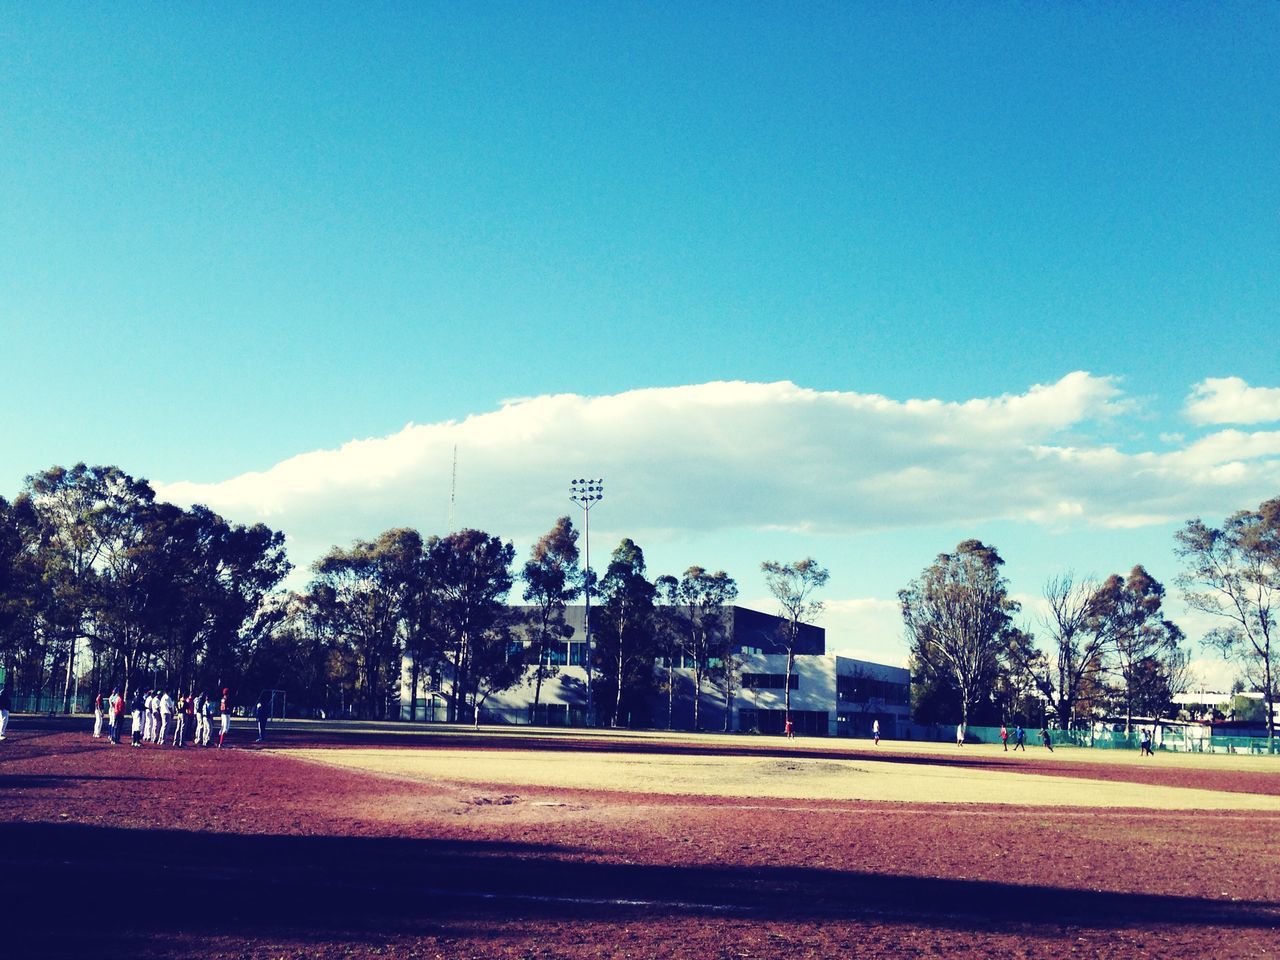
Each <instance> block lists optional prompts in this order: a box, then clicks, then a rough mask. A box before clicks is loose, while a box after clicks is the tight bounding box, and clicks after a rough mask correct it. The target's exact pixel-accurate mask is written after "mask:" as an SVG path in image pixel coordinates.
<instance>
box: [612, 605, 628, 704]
mask: <svg viewBox="0 0 1280 960" xmlns="http://www.w3.org/2000/svg"><path fill="white" fill-rule="evenodd" d="M624 629H625V628H624V627H623V625H622V623H621V618H619V624H618V677H617V681H618V682H617V689H616V690H615V691H614V694H613V722H612V726H613V727H614V728H615V729H617V727H618V717H620V716H621V715H622V674H623V672H624V668H625V666H626V662H627V658H626V655H625V651H624V649H623V646H622V634H623V631H624Z"/></svg>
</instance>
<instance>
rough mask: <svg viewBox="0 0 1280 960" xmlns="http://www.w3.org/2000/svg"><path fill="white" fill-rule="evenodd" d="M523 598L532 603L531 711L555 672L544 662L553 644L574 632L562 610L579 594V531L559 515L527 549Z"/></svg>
mask: <svg viewBox="0 0 1280 960" xmlns="http://www.w3.org/2000/svg"><path fill="white" fill-rule="evenodd" d="M521 579H523V580H524V583H525V588H524V601H525V603H528V604H531V605H532V606H533V608H534V609H533V616H532V618H531V619H530V623H529V635H530V638H531V639H530V651H529V652H530V657H529V660H530V662H532V663H533V665H534V671H533V683H534V687H533V712H534V714H535V715H536V714H537V712H538V704H539V702H540V701H541V699H542V681H543V680H544V679H550V678H551V677H553V676H555V675H556V672H557V669H558V668H557V667H556V666H555V665H553V664H550V663H548V662H547V660H548V654H549V652H550V651H551V649H552V647H553V646H559V645H560V644H563V643H564V642H565V640H566V639H568V637H569V636H571V635H572V633H573V628H572V627H571V626H569V625H568V624H567V623H565V618H564V611H565V607H567V606H568V605H569V604H570V603H572V602H573V601H574V600H576V599H577V598H578V596H579V595H580V594H581V593H582V575H581V572H580V571H579V569H578V531H577V530H575V529H574V528H573V521H572V520H570V519H569V518H568V517H561V518H560V519H559V520H557V521H556V522H555V524H554V525H553V526H552V527H551V529H550V530H549V531H548V532H547V533H545V534H543V536H542V537H541V538H540V539H539V540H538V542H537V543H535V544H534V545H533V549H532V550H531V551H530V554H529V559H528V561H527V562H526V563H525V565H524V570H523V572H522V574H521Z"/></svg>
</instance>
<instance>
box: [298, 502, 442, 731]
mask: <svg viewBox="0 0 1280 960" xmlns="http://www.w3.org/2000/svg"><path fill="white" fill-rule="evenodd" d="M421 553H422V538H421V536H420V535H419V534H418V532H417V531H416V530H409V529H404V528H400V529H394V530H388V531H386V532H385V533H383V534H382V535H381V536H379V537H378V539H377V540H372V541H370V540H357V541H356V542H355V543H354V544H352V546H351V548H350V549H349V550H344V549H342V548H341V547H334V548H332V549H331V550H330V551H329V552H328V553H327V554H325V555H324V556H323V557H321V558H320V559H319V560H318V561H316V563H315V566H314V570H315V573H316V580H317V582H318V583H319V584H322V585H323V586H325V587H327V588H328V589H329V590H330V591H331V594H330V595H329V596H330V598H331V599H330V606H329V608H328V609H329V613H330V616H332V617H333V618H334V622H335V624H336V625H337V632H338V634H339V635H340V636H342V637H343V639H344V640H346V641H347V642H348V643H349V644H350V646H351V649H352V651H353V652H354V653H355V656H356V663H357V667H358V671H359V674H358V680H357V688H356V694H357V697H358V699H359V700H360V701H362V702H363V707H364V710H365V711H366V713H367V715H369V716H372V717H374V718H376V719H382V718H384V717H385V716H386V706H387V693H388V683H387V681H388V678H387V676H385V675H384V671H385V670H386V669H387V668H388V667H389V666H392V665H398V664H399V658H400V654H401V653H402V651H403V649H404V648H403V642H402V638H403V634H402V625H403V622H404V616H405V602H406V599H407V598H408V597H409V595H410V592H411V589H412V583H411V576H412V571H413V569H414V566H415V564H416V563H417V562H418V558H419V557H420V555H421Z"/></svg>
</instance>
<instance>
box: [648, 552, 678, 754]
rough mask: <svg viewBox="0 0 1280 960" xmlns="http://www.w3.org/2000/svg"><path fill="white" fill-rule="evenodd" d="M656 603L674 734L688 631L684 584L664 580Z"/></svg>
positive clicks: (657, 631) (664, 689) (656, 638)
mask: <svg viewBox="0 0 1280 960" xmlns="http://www.w3.org/2000/svg"><path fill="white" fill-rule="evenodd" d="M654 600H655V603H654V608H653V638H654V645H655V646H654V649H655V653H656V654H657V656H658V657H659V658H660V659H661V661H662V663H663V666H664V669H665V671H666V675H665V677H664V678H663V680H662V682H661V684H660V688H661V690H662V692H663V693H665V694H666V695H667V729H668V730H670V729H671V724H672V720H673V718H674V715H675V698H676V684H677V683H678V682H679V676H678V674H677V673H676V664H677V662H678V661H679V660H680V658H681V655H682V653H683V650H684V645H683V640H684V636H685V629H686V628H685V626H684V616H683V614H682V612H681V605H680V581H679V580H677V579H676V578H675V577H673V576H671V574H669V573H668V574H663V575H662V576H660V577H659V578H658V579H657V580H656V581H655V582H654Z"/></svg>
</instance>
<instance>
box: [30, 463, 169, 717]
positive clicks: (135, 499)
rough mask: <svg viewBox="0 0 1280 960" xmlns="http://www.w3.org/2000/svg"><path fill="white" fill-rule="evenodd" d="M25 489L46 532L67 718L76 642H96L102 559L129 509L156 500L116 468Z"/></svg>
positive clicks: (57, 474) (39, 477) (54, 476)
mask: <svg viewBox="0 0 1280 960" xmlns="http://www.w3.org/2000/svg"><path fill="white" fill-rule="evenodd" d="M27 487H28V490H29V491H30V496H31V500H32V502H33V503H34V504H35V507H36V510H37V511H38V512H39V514H40V516H41V518H42V520H43V522H44V526H45V532H44V535H43V552H44V560H43V565H44V569H45V573H46V576H47V577H48V578H49V581H50V586H51V598H50V599H51V604H50V609H49V615H50V619H51V626H52V627H53V629H54V631H55V632H57V633H58V634H60V635H61V636H62V642H63V644H65V647H64V651H63V655H64V656H65V658H66V675H65V679H64V682H63V690H62V710H63V712H64V713H67V712H69V711H70V709H71V691H72V686H73V682H74V681H75V678H76V651H77V649H78V647H79V644H80V641H81V640H82V639H89V640H91V641H93V640H96V639H97V635H96V633H95V631H94V629H93V628H94V626H95V623H94V619H93V613H94V609H95V607H96V605H97V604H98V602H99V600H100V589H99V588H100V586H101V582H100V577H101V566H102V561H103V557H104V554H105V553H106V551H107V550H108V549H109V548H110V545H111V542H112V540H113V538H114V537H115V536H116V534H117V532H118V527H119V524H120V522H121V520H122V518H123V517H126V516H127V515H128V513H129V508H130V507H132V506H135V505H137V504H138V503H141V502H150V501H152V500H153V499H154V497H155V494H154V493H153V492H152V491H151V488H150V487H149V486H148V485H147V484H146V483H145V481H136V480H134V479H133V478H132V477H130V476H128V475H127V474H125V473H124V472H123V471H122V470H120V468H119V467H102V466H99V467H87V466H85V465H84V464H83V463H78V464H76V465H75V466H74V467H72V468H71V469H70V470H67V469H65V468H64V467H51V468H49V469H48V470H45V471H43V472H41V473H37V474H34V475H32V476H29V477H27Z"/></svg>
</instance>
